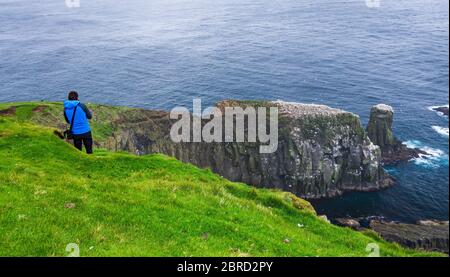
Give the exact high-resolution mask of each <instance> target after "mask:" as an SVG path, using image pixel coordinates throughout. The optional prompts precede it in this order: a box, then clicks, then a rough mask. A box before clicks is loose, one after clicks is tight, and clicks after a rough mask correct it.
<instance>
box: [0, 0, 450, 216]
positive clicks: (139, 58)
mask: <svg viewBox="0 0 450 277" xmlns="http://www.w3.org/2000/svg"><path fill="white" fill-rule="evenodd" d="M448 47H449V2H448V0H308V1H306V0H214V1H212V0H114V1H113V0H39V1H32V0H0V102H12V101H14V102H17V101H31V100H38V101H39V100H51V101H62V100H63V99H64V98H65V97H66V95H67V92H68V91H69V90H77V91H78V92H79V93H80V97H81V100H82V101H83V102H86V103H103V104H109V105H124V106H131V107H141V108H148V109H164V110H170V109H172V108H173V107H175V106H185V107H191V106H192V100H193V99H194V98H200V99H201V100H202V103H203V104H204V105H205V106H208V105H213V104H214V103H215V102H217V101H219V100H223V99H263V100H282V101H289V102H302V103H316V104H326V105H329V106H332V107H336V108H341V109H345V110H347V111H351V112H353V113H355V114H358V115H359V116H360V118H361V121H362V124H364V125H365V124H367V121H368V117H369V111H370V108H371V106H372V105H375V104H378V103H385V104H388V105H391V106H392V107H393V108H394V110H395V119H394V132H395V134H396V136H397V137H398V138H399V139H401V140H402V141H405V143H407V144H408V145H410V146H413V147H418V148H421V149H423V150H425V151H427V152H429V153H431V154H432V156H431V157H420V158H418V159H415V160H412V161H410V162H404V163H400V164H398V165H396V166H390V167H387V168H386V170H387V171H388V172H389V173H390V174H392V175H393V176H395V177H396V179H397V183H396V185H395V186H393V187H391V188H389V189H386V190H383V191H379V192H370V193H346V194H344V195H343V196H341V197H337V198H334V199H325V200H320V201H313V205H314V206H315V208H316V209H317V211H318V213H319V214H326V215H328V216H329V217H331V218H335V217H345V216H350V217H369V216H379V217H385V218H388V219H391V220H397V221H403V222H415V221H416V220H419V219H440V220H448V217H449V172H448V171H449V163H448V160H449V159H448V155H449V130H448V127H449V122H448V117H445V116H443V115H442V114H439V113H437V112H435V111H433V109H432V108H431V107H434V106H442V105H448V103H449V96H448V92H449V49H448Z"/></svg>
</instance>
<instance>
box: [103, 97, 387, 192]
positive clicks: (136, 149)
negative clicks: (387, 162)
mask: <svg viewBox="0 0 450 277" xmlns="http://www.w3.org/2000/svg"><path fill="white" fill-rule="evenodd" d="M249 103H250V104H252V105H263V106H267V107H268V106H277V107H278V108H279V139H278V140H279V143H278V150H277V151H276V152H275V153H272V154H261V153H260V151H259V146H260V145H259V143H248V142H246V143H174V142H172V140H171V139H170V128H171V126H172V124H173V123H174V122H175V121H173V120H171V119H170V118H169V113H167V112H160V111H147V110H128V111H126V112H124V113H122V114H121V115H120V116H119V117H118V118H117V119H115V120H114V123H113V124H114V126H115V131H114V132H113V134H112V135H111V136H110V137H109V138H108V139H107V140H106V141H105V142H102V143H101V144H102V146H104V147H106V148H108V149H112V150H125V151H128V152H132V153H136V154H148V153H163V154H166V155H169V156H174V157H176V158H177V159H179V160H181V161H183V162H189V163H192V164H194V165H196V166H199V167H208V168H211V170H212V171H213V172H215V173H218V174H220V175H222V176H224V177H225V178H227V179H229V180H232V181H240V182H244V183H247V184H250V185H254V186H257V187H267V188H279V189H282V190H285V191H289V192H293V193H294V194H296V195H298V196H301V197H304V198H321V197H333V196H336V195H339V194H341V193H342V192H344V191H348V190H355V191H371V190H378V189H381V188H384V187H387V186H389V185H390V184H391V181H390V180H389V179H387V178H385V174H384V170H383V169H382V167H381V166H380V161H381V152H380V148H379V147H378V146H375V145H374V144H372V143H371V141H370V139H369V138H368V136H367V134H366V132H365V131H364V129H363V128H362V126H361V123H360V120H359V118H358V116H356V115H354V114H352V113H349V112H345V111H342V110H337V109H332V108H329V107H326V106H320V105H305V104H291V103H281V102H258V103H256V102H245V101H241V102H236V101H226V102H221V103H219V104H218V107H219V108H223V107H226V106H229V105H232V106H236V105H239V106H241V107H245V106H246V105H248V104H249Z"/></svg>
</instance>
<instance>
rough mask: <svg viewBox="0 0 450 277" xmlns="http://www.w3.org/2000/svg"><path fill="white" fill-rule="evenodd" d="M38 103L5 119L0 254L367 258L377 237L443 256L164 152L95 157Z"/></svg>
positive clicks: (395, 250) (391, 250)
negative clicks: (54, 124)
mask: <svg viewBox="0 0 450 277" xmlns="http://www.w3.org/2000/svg"><path fill="white" fill-rule="evenodd" d="M36 105H39V104H38V103H33V104H25V103H24V104H22V106H21V107H20V108H18V109H17V114H16V115H15V116H3V117H2V116H0V256H65V255H67V254H68V253H67V252H66V251H65V249H66V245H67V244H69V243H76V244H78V245H79V247H80V254H81V256H367V255H368V252H366V246H367V244H369V243H377V244H378V245H379V247H380V254H381V255H382V256H438V255H440V254H436V253H426V252H419V251H414V250H409V249H404V248H401V247H399V246H398V245H395V244H391V243H387V242H385V241H383V240H381V239H380V238H379V237H377V236H374V235H373V234H370V233H369V234H367V235H366V234H364V233H359V232H355V231H352V230H350V229H348V228H341V227H337V226H334V225H331V224H328V223H327V222H325V221H323V220H321V219H319V218H318V217H317V216H316V215H315V212H314V211H313V209H312V208H311V206H310V204H309V203H308V202H306V201H304V200H302V199H299V198H297V197H295V196H294V195H292V194H289V193H286V192H281V191H273V190H264V189H256V188H252V187H249V186H247V185H244V184H239V183H232V182H229V181H227V180H225V179H223V178H221V177H219V176H217V175H215V174H213V173H212V172H210V171H209V170H205V169H199V168H196V167H194V166H192V165H189V164H183V163H181V162H179V161H177V160H175V159H173V158H169V157H166V156H163V155H149V156H142V157H138V156H134V155H130V154H125V153H111V152H107V151H104V150H97V151H96V153H95V155H93V156H87V155H86V154H84V153H81V152H79V151H77V150H75V149H74V148H73V147H72V146H71V145H69V144H67V143H66V142H64V141H62V140H60V139H59V138H57V137H56V136H54V135H53V129H52V128H48V127H42V126H39V125H37V124H36V121H35V120H31V119H32V118H33V112H32V110H33V109H34V108H35V107H36ZM46 105H50V106H53V104H49V103H46ZM54 105H55V106H53V107H58V105H56V104H54ZM5 107H7V105H5V104H3V105H0V110H1V109H3V108H5ZM112 113H114V111H113V112H112ZM28 119H30V120H28ZM94 131H95V126H94ZM73 204H75V206H74V207H73ZM70 205H72V207H70ZM299 224H300V226H302V227H299ZM286 240H288V241H289V242H288V243H286V242H287V241H286Z"/></svg>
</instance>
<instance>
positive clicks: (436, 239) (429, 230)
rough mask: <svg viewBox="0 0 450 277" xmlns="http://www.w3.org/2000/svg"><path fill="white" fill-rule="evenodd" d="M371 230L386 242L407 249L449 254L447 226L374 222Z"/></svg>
mask: <svg viewBox="0 0 450 277" xmlns="http://www.w3.org/2000/svg"><path fill="white" fill-rule="evenodd" d="M370 228H371V229H372V230H374V231H375V232H377V233H378V234H380V236H381V237H383V238H384V239H385V240H387V241H390V242H397V243H398V244H400V245H403V246H405V247H409V248H415V249H423V250H428V251H440V252H444V253H447V254H448V253H449V228H448V225H445V224H437V225H418V224H405V223H396V222H387V221H381V220H372V221H371V222H370Z"/></svg>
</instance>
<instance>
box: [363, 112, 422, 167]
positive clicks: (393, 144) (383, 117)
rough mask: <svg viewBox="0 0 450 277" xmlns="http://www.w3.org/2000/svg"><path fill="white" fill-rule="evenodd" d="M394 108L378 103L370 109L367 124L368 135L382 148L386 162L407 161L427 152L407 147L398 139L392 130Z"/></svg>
mask: <svg viewBox="0 0 450 277" xmlns="http://www.w3.org/2000/svg"><path fill="white" fill-rule="evenodd" d="M393 121H394V109H393V108H392V107H391V106H388V105H385V104H378V105H375V106H373V107H372V109H371V111H370V120H369V124H368V125H367V135H368V136H369V138H370V140H371V141H372V142H373V143H374V144H375V145H378V146H379V147H380V149H381V156H382V161H383V163H384V164H392V163H397V162H400V161H407V160H410V159H413V158H417V157H419V155H421V154H424V155H426V154H427V153H426V152H424V151H421V150H420V149H411V148H408V147H406V145H404V144H403V143H402V142H401V141H400V140H398V139H397V138H396V137H395V136H394V133H393V131H392V123H393Z"/></svg>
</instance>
